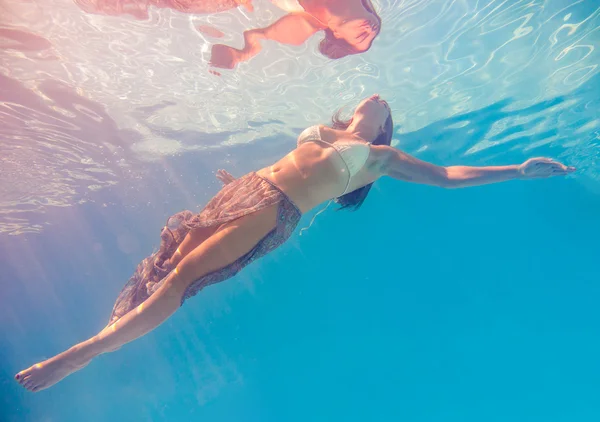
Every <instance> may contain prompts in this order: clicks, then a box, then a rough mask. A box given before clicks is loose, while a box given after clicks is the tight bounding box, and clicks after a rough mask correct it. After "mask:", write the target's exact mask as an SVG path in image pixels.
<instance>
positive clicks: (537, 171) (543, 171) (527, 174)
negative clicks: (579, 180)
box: [518, 157, 575, 179]
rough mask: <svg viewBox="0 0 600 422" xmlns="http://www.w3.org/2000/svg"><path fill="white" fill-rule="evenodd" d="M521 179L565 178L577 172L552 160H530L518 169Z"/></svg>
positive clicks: (573, 168)
mask: <svg viewBox="0 0 600 422" xmlns="http://www.w3.org/2000/svg"><path fill="white" fill-rule="evenodd" d="M518 170H519V175H520V176H521V179H539V178H545V177H552V176H564V175H566V174H569V173H573V172H574V171H575V167H567V166H565V165H564V164H561V163H559V162H558V161H554V160H551V159H550V158H542V157H540V158H530V159H529V160H527V161H525V162H524V163H523V164H521V165H520V166H519V167H518Z"/></svg>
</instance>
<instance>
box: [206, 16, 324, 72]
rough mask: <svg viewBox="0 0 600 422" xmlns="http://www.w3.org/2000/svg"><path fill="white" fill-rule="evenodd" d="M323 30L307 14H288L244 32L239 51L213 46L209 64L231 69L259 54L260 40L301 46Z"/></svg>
mask: <svg viewBox="0 0 600 422" xmlns="http://www.w3.org/2000/svg"><path fill="white" fill-rule="evenodd" d="M323 28H324V27H323V25H322V24H320V23H319V21H317V20H316V19H315V18H313V17H312V16H311V15H309V14H308V13H289V14H287V15H285V16H283V17H282V18H281V19H279V20H278V21H276V22H275V23H273V24H271V25H269V26H267V27H266V28H257V29H251V30H249V31H245V32H244V47H243V48H242V49H241V50H239V49H237V48H233V47H229V46H227V45H223V44H215V45H213V47H212V52H211V58H210V64H211V65H212V66H215V67H220V68H224V69H233V68H234V67H235V65H236V64H238V63H240V62H243V61H246V60H250V59H251V58H252V57H254V56H255V55H257V54H258V53H259V52H260V50H261V48H262V47H261V45H260V41H261V40H272V41H276V42H279V43H281V44H291V45H302V44H303V43H304V42H305V41H306V40H307V39H308V38H309V37H310V36H312V35H313V34H314V33H315V32H317V31H319V30H320V29H323Z"/></svg>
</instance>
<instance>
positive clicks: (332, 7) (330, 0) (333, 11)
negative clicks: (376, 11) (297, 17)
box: [299, 0, 366, 23]
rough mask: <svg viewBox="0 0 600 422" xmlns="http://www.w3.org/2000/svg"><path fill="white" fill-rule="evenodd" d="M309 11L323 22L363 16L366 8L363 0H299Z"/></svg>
mask: <svg viewBox="0 0 600 422" xmlns="http://www.w3.org/2000/svg"><path fill="white" fill-rule="evenodd" d="M299 2H300V5H301V6H302V7H303V8H304V10H306V12H307V13H310V14H311V15H313V16H314V17H315V18H316V19H318V20H319V21H321V22H323V23H328V22H331V21H332V20H333V21H340V20H348V19H354V18H361V17H363V16H364V14H365V12H366V10H365V8H364V6H363V4H362V1H361V0H299Z"/></svg>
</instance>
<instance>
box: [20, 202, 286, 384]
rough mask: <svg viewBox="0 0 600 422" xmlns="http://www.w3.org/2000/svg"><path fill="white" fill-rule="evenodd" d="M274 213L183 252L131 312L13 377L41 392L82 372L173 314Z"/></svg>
mask: <svg viewBox="0 0 600 422" xmlns="http://www.w3.org/2000/svg"><path fill="white" fill-rule="evenodd" d="M277 209H278V205H274V206H272V207H270V208H266V209H264V210H261V211H258V212H255V213H253V214H250V215H247V216H245V217H242V218H239V219H237V220H235V221H233V222H231V223H229V224H226V225H224V226H223V227H221V228H220V229H219V230H218V231H217V232H216V233H215V234H213V235H212V236H211V237H209V238H208V239H206V240H205V241H204V242H202V243H200V245H199V246H198V247H196V248H195V249H194V250H192V251H191V252H190V253H188V254H187V255H186V256H185V257H184V258H183V259H182V260H181V261H180V262H179V264H178V265H177V267H176V270H174V271H173V272H172V273H171V274H170V275H169V276H168V278H167V279H166V280H165V282H164V283H163V285H162V286H161V287H160V288H159V289H158V290H157V291H156V292H155V293H154V294H153V295H152V296H150V298H148V299H147V300H146V301H145V302H143V303H142V304H141V305H139V306H138V307H137V308H136V309H133V310H131V311H130V312H129V313H127V314H126V315H125V316H123V317H122V318H121V319H119V320H118V321H117V322H115V323H114V324H112V325H110V326H108V327H106V328H105V329H103V330H102V331H101V332H100V333H99V334H97V335H96V336H94V337H92V338H90V339H89V340H86V341H84V342H82V343H79V344H77V345H75V346H73V347H71V348H70V349H68V350H67V351H65V352H63V353H61V354H59V355H56V356H54V357H53V358H50V359H48V360H46V361H44V362H41V363H37V364H35V365H33V366H32V367H30V368H28V369H25V370H23V371H21V372H19V373H18V374H17V375H16V376H15V378H16V379H17V380H18V381H19V383H20V384H21V385H23V386H24V387H25V388H27V389H28V390H30V391H40V390H43V389H45V388H48V387H50V386H51V385H53V384H55V383H57V382H58V381H60V380H61V379H63V378H64V377H66V376H67V375H69V374H71V373H72V372H75V371H77V370H78V369H81V368H83V367H84V366H85V365H87V364H88V363H89V362H90V361H91V360H92V359H93V358H94V357H96V356H98V355H100V354H102V353H106V352H110V351H113V350H116V349H118V348H119V347H121V346H122V345H123V344H125V343H128V342H130V341H132V340H134V339H136V338H138V337H140V336H143V335H144V334H146V333H148V332H149V331H151V330H153V329H154V328H156V327H157V326H159V325H160V324H161V323H162V322H163V321H165V320H166V319H167V318H168V317H169V316H171V315H172V314H173V313H174V312H175V311H176V310H177V309H179V306H180V303H181V298H182V296H183V294H184V292H185V290H186V289H187V287H188V286H189V285H190V284H191V283H192V282H194V281H195V280H197V279H199V278H201V277H202V276H203V275H205V274H208V273H211V272H213V271H216V270H218V269H220V268H223V267H226V266H227V265H229V264H231V263H233V262H234V261H236V260H237V259H238V258H240V257H241V256H243V255H245V254H246V253H247V252H249V251H250V250H251V249H252V248H253V247H254V246H255V245H256V244H257V243H258V242H259V241H260V240H261V239H262V238H263V237H265V236H266V235H267V234H268V233H269V232H270V231H271V230H272V229H273V228H274V227H275V225H276V223H277Z"/></svg>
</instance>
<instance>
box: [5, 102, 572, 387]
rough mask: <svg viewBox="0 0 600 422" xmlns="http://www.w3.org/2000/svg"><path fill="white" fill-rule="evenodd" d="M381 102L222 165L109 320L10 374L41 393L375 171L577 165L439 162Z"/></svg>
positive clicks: (447, 175) (357, 191)
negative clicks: (259, 161)
mask: <svg viewBox="0 0 600 422" xmlns="http://www.w3.org/2000/svg"><path fill="white" fill-rule="evenodd" d="M392 133H393V123H392V116H391V113H390V109H389V106H388V104H387V103H386V102H385V101H383V100H381V99H380V98H379V96H377V95H374V96H372V97H370V98H367V99H365V100H363V101H362V102H361V103H360V104H359V105H358V107H357V108H356V110H355V112H354V115H353V117H352V118H351V119H350V120H349V121H347V122H343V121H341V120H339V119H338V117H337V115H336V116H334V118H333V126H332V127H327V126H313V127H310V128H308V129H306V130H305V131H304V132H302V134H301V135H300V136H299V138H298V146H297V148H295V149H294V150H293V151H292V152H290V153H289V154H288V155H286V156H285V157H284V158H282V159H281V160H280V161H278V162H277V163H275V164H273V165H272V166H269V167H265V168H263V169H261V170H259V171H257V172H252V173H249V174H247V175H245V176H243V177H241V178H239V179H233V178H231V177H230V176H229V175H228V174H227V173H224V172H220V173H219V178H221V180H223V181H224V182H226V183H227V184H226V186H225V187H224V188H223V189H222V190H221V191H220V192H219V193H218V194H217V195H216V196H215V197H213V199H211V200H210V202H209V203H208V204H207V206H206V207H205V208H204V209H203V210H202V212H200V213H199V214H197V215H193V214H192V213H191V212H189V211H184V212H181V213H179V214H176V215H175V216H173V217H171V218H170V219H169V221H168V222H167V226H166V227H165V228H164V229H163V231H162V234H161V238H162V242H161V247H160V250H159V251H158V252H157V253H155V254H153V255H152V256H150V257H148V258H146V259H145V260H144V261H142V263H140V265H139V266H138V268H137V270H136V272H135V274H134V275H133V277H132V278H131V279H130V280H129V282H128V283H127V285H126V286H125V288H124V289H123V290H122V291H121V294H120V295H119V298H118V299H117V302H116V304H115V306H114V309H113V312H112V315H111V318H110V322H109V325H108V326H107V327H106V328H104V329H103V330H102V331H101V332H100V333H99V334H98V335H96V336H94V337H92V338H90V339H89V340H87V341H84V342H82V343H79V344H78V345H76V346H73V347H71V348H70V349H68V350H67V351H65V352H63V353H61V354H59V355H57V356H55V357H53V358H51V359H48V360H46V361H44V362H41V363H38V364H36V365H33V366H32V367H30V368H28V369H25V370H23V371H21V372H19V373H18V374H17V375H16V376H15V378H16V379H17V381H18V382H19V383H20V384H21V385H23V386H24V387H25V388H27V389H28V390H30V391H40V390H42V389H44V388H48V387H49V386H51V385H53V384H55V383H56V382H58V381H60V380H61V379H63V378H64V377H66V376H67V375H69V374H70V373H72V372H74V371H76V370H78V369H80V368H82V367H84V366H85V365H87V364H88V363H89V362H90V361H91V360H92V359H93V358H94V357H96V356H98V355H100V354H102V353H106V352H110V351H113V350H116V349H118V348H119V347H121V346H122V345H123V344H125V343H128V342H130V341H132V340H134V339H136V338H138V337H140V336H142V335H144V334H146V333H148V332H149V331H151V330H153V329H154V328H156V327H157V326H158V325H159V324H161V323H162V322H163V321H165V320H166V319H167V318H168V317H169V316H170V315H172V314H173V313H174V312H175V311H176V310H177V309H178V308H179V307H180V306H181V304H182V303H183V302H184V301H185V300H186V299H187V298H189V297H191V296H193V295H195V294H196V293H197V292H198V291H199V290H200V289H202V288H203V287H205V286H207V285H210V284H212V283H216V282H219V281H223V280H225V279H227V278H229V277H231V276H233V275H234V274H236V273H237V272H238V271H240V270H241V269H242V268H243V267H244V266H246V265H247V264H249V263H251V262H252V261H254V260H255V259H258V258H260V257H261V256H263V255H265V254H266V253H269V252H271V251H272V250H273V249H275V248H276V247H277V246H279V245H280V244H282V243H283V242H284V241H285V240H287V238H288V237H289V236H290V235H291V234H292V232H293V230H294V228H295V227H296V225H297V224H298V221H299V220H300V216H301V215H302V214H303V213H305V212H307V211H309V210H311V209H313V208H314V207H316V206H317V205H318V204H320V203H322V202H324V201H327V200H329V199H332V198H336V199H335V200H336V202H337V203H338V204H340V206H341V207H342V208H348V209H354V210H355V209H358V208H359V207H360V206H361V204H362V203H363V201H364V200H365V198H366V197H367V195H368V193H369V189H370V188H371V185H372V184H373V182H375V181H376V180H377V179H379V178H380V177H382V176H390V177H392V178H395V179H398V180H403V181H409V182H413V183H424V184H428V185H435V186H440V187H444V188H458V187H465V186H475V185H483V184H488V183H496V182H502V181H505V180H511V179H533V178H540V177H550V176H556V175H565V174H567V173H570V172H572V171H574V170H575V169H574V168H572V167H566V166H564V165H562V164H560V163H557V162H554V161H552V160H550V159H546V158H534V159H530V160H528V161H526V162H525V163H523V164H521V165H512V166H503V167H466V166H451V167H440V166H437V165H434V164H430V163H426V162H424V161H421V160H418V159H416V158H414V157H411V156H410V155H408V154H405V153H403V152H402V151H400V150H398V149H395V148H392V147H391V146H390V142H391V139H392Z"/></svg>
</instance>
